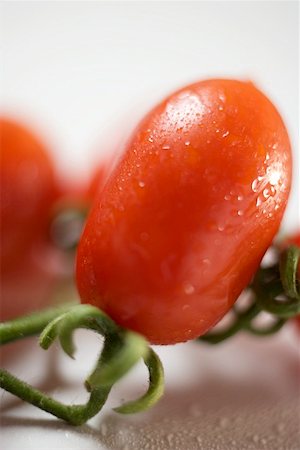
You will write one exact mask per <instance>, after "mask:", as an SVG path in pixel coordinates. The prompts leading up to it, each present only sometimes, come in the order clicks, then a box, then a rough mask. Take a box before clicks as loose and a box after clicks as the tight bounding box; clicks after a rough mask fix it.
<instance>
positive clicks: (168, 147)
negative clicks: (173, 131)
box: [162, 145, 171, 150]
mask: <svg viewBox="0 0 300 450" xmlns="http://www.w3.org/2000/svg"><path fill="white" fill-rule="evenodd" d="M162 148H163V150H170V148H171V147H170V146H169V145H163V146H162Z"/></svg>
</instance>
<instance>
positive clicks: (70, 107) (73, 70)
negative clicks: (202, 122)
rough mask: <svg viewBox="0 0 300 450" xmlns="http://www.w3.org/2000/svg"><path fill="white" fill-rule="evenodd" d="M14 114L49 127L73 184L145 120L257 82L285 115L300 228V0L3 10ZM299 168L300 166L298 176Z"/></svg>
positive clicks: (5, 88) (42, 5)
mask: <svg viewBox="0 0 300 450" xmlns="http://www.w3.org/2000/svg"><path fill="white" fill-rule="evenodd" d="M1 8H2V21H1V22H2V23H1V24H2V27H1V28H2V32H1V42H2V44H1V54H2V55H1V61H2V63H4V70H3V77H2V78H3V79H2V83H1V103H2V108H1V109H2V111H4V112H6V113H9V114H11V115H13V116H16V117H20V118H22V120H25V121H26V122H27V123H30V125H32V127H33V129H36V130H39V131H40V132H41V133H42V135H43V136H44V137H45V139H46V141H47V142H48V143H49V147H50V149H51V150H52V151H53V152H54V153H55V156H56V158H57V162H58V167H59V170H60V172H61V173H62V174H63V176H64V177H68V178H69V179H70V178H72V177H73V176H74V174H76V176H79V174H80V176H85V177H87V176H88V174H89V171H90V168H91V166H92V165H93V164H94V161H95V159H96V160H99V159H100V156H101V154H102V153H103V152H105V151H106V150H109V149H111V148H112V146H113V145H115V144H118V142H119V141H120V140H121V139H122V137H123V136H124V135H126V133H128V131H127V130H128V129H129V130H130V129H131V128H132V127H133V126H134V125H135V123H136V122H137V121H138V120H140V118H141V117H142V114H143V113H144V112H145V111H147V110H148V109H149V108H150V107H151V106H153V105H154V104H155V103H156V102H157V101H158V100H160V99H162V98H163V97H164V96H165V95H166V94H168V93H169V92H171V91H172V90H174V89H176V88H178V87H180V86H182V85H184V84H187V83H189V82H192V81H195V80H199V79H203V78H207V77H230V78H239V79H251V80H253V81H254V82H255V83H256V84H257V85H258V86H259V87H260V88H261V89H262V90H263V91H265V93H266V94H267V95H269V96H270V98H271V99H272V101H274V102H275V104H276V105H277V107H278V108H279V111H280V112H281V114H282V116H283V118H284V120H285V122H286V125H287V128H288V130H289V134H290V136H291V140H292V145H293V151H294V158H295V164H294V166H295V170H294V171H295V175H294V187H293V193H292V197H291V201H290V204H289V209H288V211H287V215H286V219H285V225H286V226H288V227H289V228H291V227H292V228H296V225H294V224H295V221H296V220H297V222H298V224H300V217H299V202H297V199H296V193H299V190H300V185H299V45H298V38H299V36H298V28H299V27H298V21H299V9H298V3H297V2H295V1H294V2H289V1H281V2H280V1H275V2H274V1H266V2H259V1H254V2H244V1H239V2H238V1H233V2H228V1H221V2H215V1H211V2H201V1H200V2H126V1H125V2H102V1H99V2H88V1H85V2H7V3H2V5H1ZM296 168H298V171H296Z"/></svg>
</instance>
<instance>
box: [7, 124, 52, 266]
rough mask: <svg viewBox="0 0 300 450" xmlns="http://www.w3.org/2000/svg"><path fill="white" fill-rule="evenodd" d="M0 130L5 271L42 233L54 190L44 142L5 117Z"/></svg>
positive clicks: (50, 162) (50, 163)
mask: <svg viewBox="0 0 300 450" xmlns="http://www.w3.org/2000/svg"><path fill="white" fill-rule="evenodd" d="M0 131H1V147H0V151H1V210H0V214H1V264H2V269H1V270H2V271H6V270H9V269H10V268H11V267H12V266H13V265H14V264H15V263H16V261H18V260H19V259H20V257H21V255H23V254H24V253H26V252H27V251H28V250H29V249H30V248H31V246H32V243H33V242H34V241H36V240H37V239H39V237H40V236H41V234H42V233H44V232H45V227H46V226H47V220H48V216H47V214H48V210H49V203H51V202H52V199H53V197H54V192H55V177H54V168H53V163H52V161H51V159H50V157H49V155H48V153H47V151H46V149H45V147H44V145H43V144H42V143H41V142H40V141H39V140H38V139H37V138H36V137H35V136H34V135H33V134H31V132H29V131H28V130H27V129H25V128H23V127H22V126H21V125H19V124H16V123H14V122H12V121H10V120H8V119H4V118H3V119H1V120H0Z"/></svg>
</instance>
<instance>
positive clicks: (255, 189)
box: [251, 179, 258, 192]
mask: <svg viewBox="0 0 300 450" xmlns="http://www.w3.org/2000/svg"><path fill="white" fill-rule="evenodd" d="M251 188H252V191H253V192H257V191H258V189H257V188H258V181H257V179H255V180H254V181H253V182H252V184H251Z"/></svg>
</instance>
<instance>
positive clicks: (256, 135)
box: [77, 79, 291, 344]
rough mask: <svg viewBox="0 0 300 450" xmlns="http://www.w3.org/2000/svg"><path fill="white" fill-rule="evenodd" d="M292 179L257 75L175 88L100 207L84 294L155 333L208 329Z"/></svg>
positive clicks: (261, 243) (134, 140)
mask: <svg viewBox="0 0 300 450" xmlns="http://www.w3.org/2000/svg"><path fill="white" fill-rule="evenodd" d="M290 182H291V150H290V142H289V138H288V134H287V131H286V128H285V126H284V123H283V121H282V119H281V117H280V115H279V113H278V111H277V110H276V108H275V107H274V106H273V104H272V103H271V102H270V100H269V99H268V98H267V97H266V96H265V95H264V94H263V93H262V92H261V91H260V90H258V89H257V88H256V87H255V86H254V85H253V84H252V83H250V82H241V81H235V80H222V79H210V80H206V81H201V82H197V83H195V84H192V85H190V86H187V87H184V88H182V89H180V90H178V91H177V92H175V93H173V94H171V95H170V96H169V97H167V98H166V99H165V100H164V101H162V103H160V104H159V105H158V106H156V107H155V108H154V109H153V110H152V111H151V112H150V113H149V114H148V115H147V116H146V117H145V118H144V119H143V120H142V121H141V123H140V124H139V125H138V126H137V128H136V130H135V131H134V133H133V135H132V136H131V138H130V140H129V141H128V143H127V145H126V146H125V151H124V154H123V155H122V157H121V158H120V160H119V161H118V163H117V164H116V166H115V168H114V170H113V171H112V173H111V175H110V177H109V179H108V180H107V182H106V184H105V189H104V191H103V192H102V195H101V196H99V197H98V199H97V200H96V202H95V203H94V206H93V208H92V210H91V212H90V215H89V217H88V220H87V223H86V226H85V230H84V232H83V236H82V238H81V241H80V243H79V248H78V253H77V286H78V289H79V293H80V296H81V300H82V302H83V303H90V304H93V305H96V306H98V307H99V308H101V309H102V310H104V311H105V312H106V313H107V314H108V315H109V316H110V317H112V318H113V319H114V320H115V321H116V322H117V323H118V324H119V325H122V326H124V327H127V328H129V329H132V330H135V331H137V332H140V333H141V334H143V335H144V336H146V337H147V338H148V339H149V341H150V342H151V343H154V344H172V343H177V342H183V341H186V340H189V339H193V338H195V337H197V336H200V335H203V334H204V333H206V332H207V331H208V330H209V329H210V328H211V327H213V326H214V325H215V324H216V323H217V322H218V321H219V320H220V319H221V318H222V317H223V316H224V315H225V314H226V312H227V311H228V310H229V309H230V308H231V306H232V305H233V303H234V302H235V301H236V299H237V298H238V296H239V295H240V293H241V291H242V290H243V289H244V288H245V286H247V284H248V283H249V281H250V280H251V278H252V277H253V275H254V273H255V271H256V269H257V267H258V265H259V263H260V261H261V259H262V257H263V255H264V253H265V252H266V250H267V248H268V247H269V245H270V244H271V242H272V240H273V237H274V235H275V234H276V232H277V230H278V228H279V225H280V222H281V219H282V216H283V213H284V209H285V206H286V203H287V198H288V194H289V190H290Z"/></svg>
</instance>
